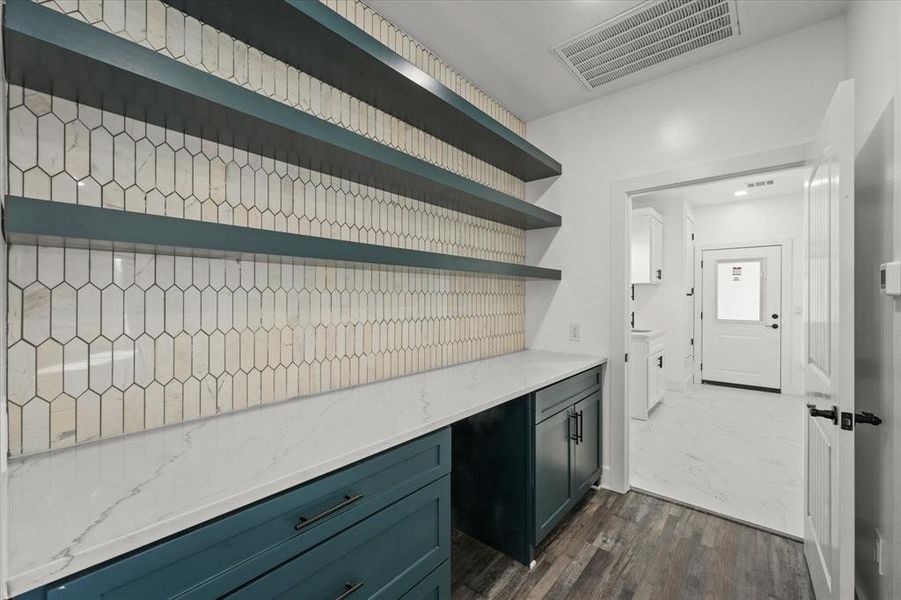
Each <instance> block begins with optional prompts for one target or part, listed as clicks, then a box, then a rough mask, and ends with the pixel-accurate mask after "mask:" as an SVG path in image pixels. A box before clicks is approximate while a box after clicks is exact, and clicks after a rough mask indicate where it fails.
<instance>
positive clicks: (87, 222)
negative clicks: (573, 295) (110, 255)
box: [4, 196, 561, 280]
mask: <svg viewBox="0 0 901 600" xmlns="http://www.w3.org/2000/svg"><path fill="white" fill-rule="evenodd" d="M4 227H5V232H6V237H7V240H8V241H9V242H11V243H14V244H38V245H42V246H63V245H64V246H68V247H86V248H93V249H104V250H127V251H139V252H154V253H156V252H174V253H182V254H190V255H201V256H245V255H264V256H280V257H290V258H295V259H302V260H304V261H305V262H313V263H329V262H334V263H365V264H370V265H383V266H386V265H393V266H401V267H412V268H417V269H440V270H444V271H459V272H465V273H482V274H487V275H494V276H503V277H522V278H525V279H550V280H559V279H560V276H561V273H560V271H558V270H556V269H545V268H543V267H531V266H528V265H519V264H514V263H506V262H500V261H493V260H483V259H478V258H468V257H465V256H456V255H452V254H440V253H437V252H426V251H422V250H410V249H407V248H394V247H391V246H381V245H376V244H365V243H360V242H350V241H345V240H338V239H331V238H323V237H316V236H309V235H299V234H294V233H284V232H280V231H269V230H265V229H256V228H252V227H241V226H237V225H222V224H219V223H208V222H204V221H194V220H190V219H182V218H176V217H163V216H158V215H149V214H145V213H138V212H130V211H124V210H114V209H110V208H97V207H93V206H81V205H78V204H68V203H65V202H50V201H47V200H36V199H33V198H23V197H20V196H7V198H6V206H5V212H4Z"/></svg>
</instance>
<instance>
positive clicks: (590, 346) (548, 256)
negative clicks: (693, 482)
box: [526, 19, 845, 466]
mask: <svg viewBox="0 0 901 600" xmlns="http://www.w3.org/2000/svg"><path fill="white" fill-rule="evenodd" d="M844 59H845V57H844V23H843V19H836V20H832V21H829V22H826V23H822V24H820V25H816V26H813V27H810V28H807V29H804V30H801V31H798V32H795V33H792V34H790V35H787V36H784V37H781V38H776V39H773V40H769V41H767V42H764V43H762V44H758V45H756V46H753V47H750V48H746V49H744V50H740V51H738V52H735V53H732V54H730V55H727V56H724V57H721V58H719V59H716V60H712V61H709V62H707V63H704V64H701V65H699V66H697V67H693V68H690V69H686V70H683V71H679V72H676V73H673V74H672V75H670V76H667V77H663V78H660V79H657V80H654V81H650V82H648V83H645V84H642V85H639V86H636V87H633V88H630V89H627V90H624V91H622V92H619V93H615V94H611V95H609V96H605V97H603V98H600V99H598V100H595V101H593V102H589V103H586V104H583V105H581V106H577V107H574V108H571V109H568V110H566V111H563V112H560V113H557V114H554V115H550V116H548V117H544V118H542V119H539V120H537V121H533V122H531V123H529V124H528V134H529V136H528V137H529V139H530V141H532V142H533V143H535V144H537V145H538V146H539V147H540V148H542V149H543V150H545V151H546V152H548V153H549V154H550V155H552V156H554V157H555V158H557V159H558V160H560V161H561V162H562V164H563V175H561V176H560V177H558V178H557V179H556V180H554V181H552V182H550V183H548V182H535V183H532V184H529V185H528V186H527V194H528V197H529V199H530V200H533V201H535V202H536V203H537V204H538V205H540V206H543V207H545V208H547V209H550V210H553V211H555V212H558V213H560V214H561V215H562V217H563V224H562V226H561V227H560V228H559V229H557V230H548V231H541V230H539V231H534V232H528V234H527V236H526V253H527V258H528V261H529V262H530V263H533V264H539V265H542V266H548V267H559V268H561V269H562V270H563V280H562V281H561V282H560V283H559V284H551V283H547V282H535V283H529V284H527V293H526V343H527V345H528V346H529V347H532V348H543V349H550V350H558V351H565V352H582V353H594V354H603V355H606V354H608V350H609V348H610V346H609V342H610V331H609V320H610V294H611V290H610V289H609V287H610V286H609V280H610V278H609V274H610V261H611V256H610V252H609V235H610V211H611V207H610V187H611V184H612V183H613V182H615V181H619V180H622V179H626V178H629V177H635V176H639V175H643V174H649V173H657V172H660V171H667V170H673V169H677V168H683V167H685V166H688V165H692V164H697V163H701V162H706V161H711V160H717V159H721V158H724V157H733V156H740V155H745V154H750V153H755V152H763V151H766V150H771V149H774V148H782V147H786V146H791V145H794V144H799V143H805V142H807V141H809V140H810V139H811V138H812V137H813V135H814V133H815V131H816V128H817V125H818V124H819V122H820V120H821V118H822V116H823V114H824V112H825V110H826V107H827V106H828V104H829V100H830V98H831V97H832V93H833V91H834V89H835V86H836V85H837V84H838V82H839V81H841V80H842V79H843V77H844ZM614 259H616V260H619V259H620V257H614ZM621 292H622V291H621V290H615V291H614V293H621ZM573 322H577V323H579V324H580V325H581V329H582V339H581V341H580V342H570V341H569V338H568V335H567V332H568V324H570V323H573ZM609 358H610V361H611V365H612V366H614V367H616V366H617V365H618V364H621V363H622V361H623V357H622V356H619V355H617V356H610V357H609ZM618 368H619V369H621V368H622V367H618ZM604 415H605V418H604V423H605V427H607V429H606V433H609V431H610V429H609V427H610V418H609V416H610V410H609V394H608V395H607V397H605V409H604ZM610 438H611V436H610V435H607V434H605V435H604V445H605V448H604V461H605V466H609V458H610V451H609V450H610V445H609V444H610Z"/></svg>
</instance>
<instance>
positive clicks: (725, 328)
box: [701, 246, 785, 390]
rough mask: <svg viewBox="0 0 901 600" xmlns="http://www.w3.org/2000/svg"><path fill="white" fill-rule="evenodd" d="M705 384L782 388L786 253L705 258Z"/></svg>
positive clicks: (733, 252) (751, 250)
mask: <svg viewBox="0 0 901 600" xmlns="http://www.w3.org/2000/svg"><path fill="white" fill-rule="evenodd" d="M701 256H702V263H701V264H702V269H701V276H702V278H703V281H702V308H701V311H702V314H703V319H702V320H701V331H702V335H703V344H702V345H701V351H702V358H701V361H702V363H703V369H702V372H701V375H702V381H705V382H711V383H725V384H732V385H740V386H746V387H754V388H764V389H768V390H780V389H781V388H782V356H781V353H782V335H783V333H782V332H783V331H784V328H783V322H784V320H785V319H784V315H783V310H782V308H783V307H782V247H781V246H742V247H737V248H724V249H718V250H704V251H703V252H702V255H701Z"/></svg>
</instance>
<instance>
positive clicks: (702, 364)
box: [701, 363, 704, 371]
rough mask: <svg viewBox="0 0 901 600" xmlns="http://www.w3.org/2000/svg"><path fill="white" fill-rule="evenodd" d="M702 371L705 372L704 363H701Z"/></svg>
mask: <svg viewBox="0 0 901 600" xmlns="http://www.w3.org/2000/svg"><path fill="white" fill-rule="evenodd" d="M701 370H702V371H703V370H704V363H701Z"/></svg>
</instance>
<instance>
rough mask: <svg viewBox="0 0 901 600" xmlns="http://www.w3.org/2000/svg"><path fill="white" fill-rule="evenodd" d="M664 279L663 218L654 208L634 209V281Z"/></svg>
mask: <svg viewBox="0 0 901 600" xmlns="http://www.w3.org/2000/svg"><path fill="white" fill-rule="evenodd" d="M662 280H663V219H662V218H661V217H660V213H658V212H657V211H656V210H654V209H653V208H639V209H636V210H633V211H632V283H660V282H661V281H662Z"/></svg>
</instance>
